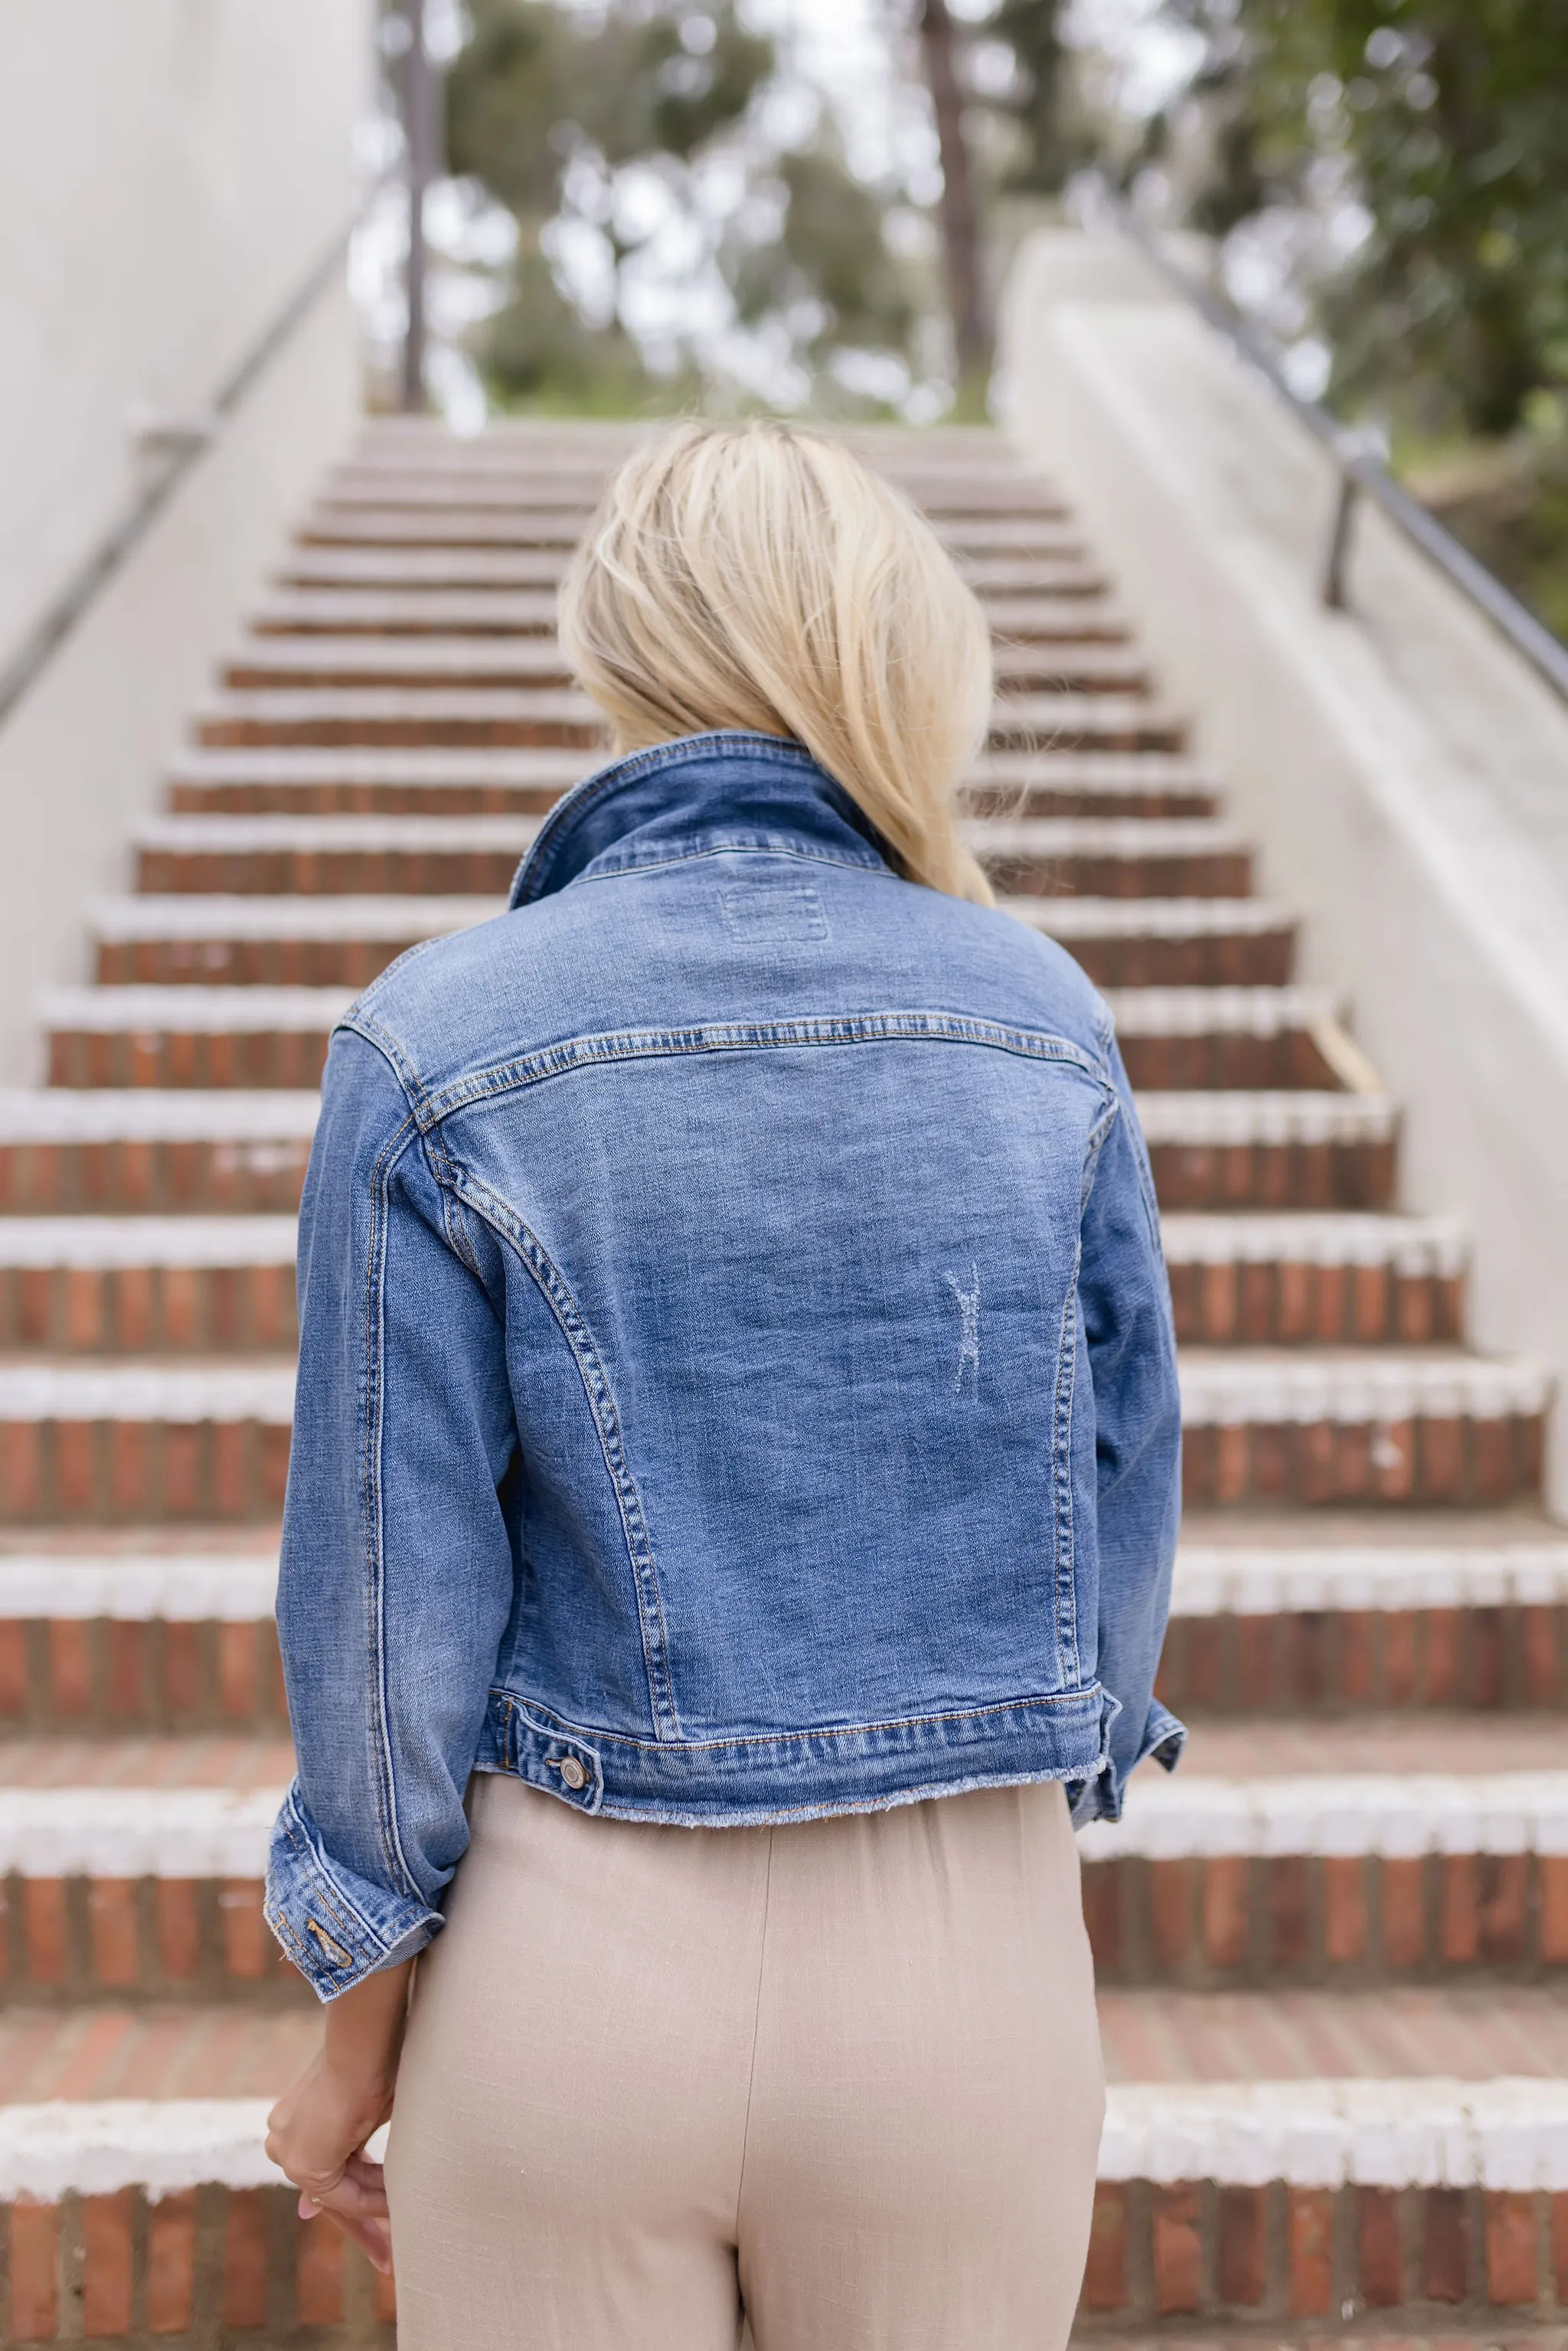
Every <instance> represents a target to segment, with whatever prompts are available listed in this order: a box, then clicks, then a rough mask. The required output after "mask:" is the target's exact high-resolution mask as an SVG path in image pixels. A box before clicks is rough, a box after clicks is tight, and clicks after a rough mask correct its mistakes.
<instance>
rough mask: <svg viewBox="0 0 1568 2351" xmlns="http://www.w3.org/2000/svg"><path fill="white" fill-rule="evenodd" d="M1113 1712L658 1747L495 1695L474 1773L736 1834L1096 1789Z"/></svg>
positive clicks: (1024, 1706) (623, 1812)
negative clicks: (1013, 1788) (1051, 1784)
mask: <svg viewBox="0 0 1568 2351" xmlns="http://www.w3.org/2000/svg"><path fill="white" fill-rule="evenodd" d="M1118 1711H1119V1708H1118V1707H1117V1703H1116V1700H1115V1699H1114V1698H1111V1697H1110V1696H1109V1694H1108V1693H1107V1692H1106V1691H1105V1690H1103V1688H1102V1687H1101V1686H1100V1684H1099V1683H1098V1682H1094V1683H1091V1684H1090V1685H1089V1686H1088V1687H1086V1688H1083V1689H1076V1690H1068V1691H1065V1692H1063V1693H1061V1694H1060V1695H1058V1696H1053V1697H1049V1698H1009V1699H1006V1700H1003V1701H1001V1702H999V1703H998V1704H996V1705H993V1706H985V1707H974V1708H961V1709H956V1710H954V1711H951V1712H943V1713H937V1714H926V1715H919V1716H913V1717H908V1718H905V1719H899V1720H894V1721H891V1722H873V1723H857V1724H853V1725H852V1726H849V1727H847V1728H837V1727H826V1728H816V1729H808V1730H799V1731H776V1732H768V1733H763V1734H759V1735H755V1736H737V1737H730V1738H724V1739H709V1740H651V1739H647V1740H644V1739H637V1738H632V1737H627V1736H625V1735H623V1734H622V1733H619V1732H613V1731H606V1730H602V1729H598V1728H593V1729H586V1728H584V1727H583V1726H581V1725H580V1724H576V1723H572V1722H569V1721H567V1720H566V1719H564V1718H563V1717H561V1716H559V1715H558V1714H556V1713H553V1712H552V1711H551V1710H550V1709H549V1708H546V1707H543V1706H540V1705H539V1704H538V1702H537V1701H536V1700H533V1699H530V1698H525V1697H522V1696H520V1695H519V1694H518V1693H517V1692H516V1691H514V1690H499V1689H498V1690H493V1691H492V1692H491V1697H490V1707H489V1711H488V1714H487V1716H486V1725H485V1736H484V1740H483V1742H482V1744H481V1747H480V1750H479V1754H478V1756H477V1758H476V1765H475V1768H476V1770H477V1771H501V1772H509V1773H510V1774H512V1775H513V1776H514V1777H516V1778H517V1779H520V1780H526V1781H527V1782H528V1783H529V1785H530V1786H532V1787H536V1788H542V1789H544V1790H545V1791H546V1792H548V1793H549V1794H550V1795H552V1796H558V1797H559V1798H560V1799H561V1800H562V1802H565V1803H568V1804H570V1805H571V1806H572V1807H573V1809H574V1810H576V1811H578V1812H582V1813H602V1814H604V1815H605V1816H606V1817H608V1818H609V1819H612V1820H626V1821H632V1820H636V1821H655V1822H665V1823H671V1824H673V1825H675V1826H681V1827H687V1828H740V1827H746V1826H752V1825H761V1824H763V1823H769V1822H780V1821H809V1820H821V1819H823V1818H825V1817H827V1816H828V1815H829V1814H831V1813H857V1812H876V1811H880V1810H881V1809H883V1807H884V1806H887V1805H890V1804H909V1803H918V1802H921V1801H922V1799H924V1798H925V1797H927V1796H951V1795H959V1794H962V1793H963V1792H965V1791H966V1790H967V1789H971V1788H988V1787H1006V1786H1009V1785H1018V1784H1019V1783H1020V1782H1028V1781H1032V1780H1063V1781H1067V1782H1085V1781H1089V1780H1092V1779H1095V1778H1097V1777H1098V1776H1099V1774H1100V1773H1101V1772H1102V1771H1103V1770H1104V1769H1105V1767H1106V1763H1107V1761H1108V1757H1109V1752H1110V1749H1109V1739H1110V1729H1111V1723H1112V1720H1113V1718H1114V1716H1115V1715H1116V1713H1117V1712H1118Z"/></svg>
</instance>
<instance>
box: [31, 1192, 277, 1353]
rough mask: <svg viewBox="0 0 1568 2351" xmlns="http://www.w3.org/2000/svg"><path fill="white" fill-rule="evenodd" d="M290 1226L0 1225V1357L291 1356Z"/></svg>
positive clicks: (162, 1221) (192, 1220)
mask: <svg viewBox="0 0 1568 2351" xmlns="http://www.w3.org/2000/svg"><path fill="white" fill-rule="evenodd" d="M294 1237H295V1220H294V1218H293V1217H0V1350H11V1349H26V1350H35V1349H41V1350H45V1351H47V1352H50V1353H64V1354H140V1353H160V1352H162V1351H165V1350H167V1351H170V1352H177V1353H197V1354H205V1353H232V1352H235V1351H236V1350H237V1351H243V1352H249V1353H255V1352H256V1351H257V1350H262V1351H264V1352H265V1351H267V1350H268V1349H277V1348H288V1347H292V1346H293V1345H294V1344H295V1343H296V1340H297V1337H298V1332H297V1330H296V1326H295V1315H294Z"/></svg>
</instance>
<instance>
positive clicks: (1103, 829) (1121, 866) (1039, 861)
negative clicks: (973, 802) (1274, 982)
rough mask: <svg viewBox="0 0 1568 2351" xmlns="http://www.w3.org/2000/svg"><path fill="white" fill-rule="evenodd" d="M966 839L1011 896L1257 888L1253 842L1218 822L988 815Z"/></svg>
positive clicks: (1200, 893) (1190, 893)
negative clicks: (1253, 869)
mask: <svg viewBox="0 0 1568 2351" xmlns="http://www.w3.org/2000/svg"><path fill="white" fill-rule="evenodd" d="M964 838H965V840H966V841H967V842H968V844H969V846H970V848H971V849H972V850H973V851H974V852H975V854H976V856H977V857H978V858H979V859H980V861H981V862H982V863H983V864H984V866H985V868H986V872H987V873H988V876H989V878H990V881H991V883H992V885H993V887H994V888H996V889H997V890H998V892H999V893H1004V894H1005V895H1008V896H1011V897H1017V896H1037V897H1053V896H1061V897H1084V898H1160V899H1170V898H1245V897H1248V896H1249V895H1250V893H1251V889H1252V851H1251V847H1250V844H1249V842H1248V841H1247V840H1246V839H1245V837H1244V836H1243V835H1242V834H1241V833H1239V832H1238V831H1237V830H1236V828H1235V827H1234V826H1233V825H1230V824H1228V823H1226V822H1224V821H1223V820H1219V819H1217V818H1205V817H1172V818H1157V817H1156V818H1145V817H1024V818H1008V817H986V818H981V819H971V820H968V821H967V822H966V824H965V826H964ZM1069 919H1071V917H1070V918H1069Z"/></svg>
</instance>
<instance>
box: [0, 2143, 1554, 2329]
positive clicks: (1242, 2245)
mask: <svg viewBox="0 0 1568 2351" xmlns="http://www.w3.org/2000/svg"><path fill="white" fill-rule="evenodd" d="M296 2202H297V2199H296V2197H295V2195H294V2193H293V2191H292V2190H290V2189H286V2188H282V2187H278V2188H251V2189H232V2188H225V2187H219V2186H214V2185H208V2186H205V2187H202V2188H197V2189H184V2190H182V2191H178V2192H176V2193H174V2194H172V2195H169V2196H165V2197H162V2198H159V2199H156V2200H153V2199H149V2198H148V2197H147V2196H146V2195H145V2194H144V2193H143V2191H141V2189H120V2190H119V2191H117V2192H116V2193H113V2194H110V2195H99V2196H77V2195H68V2196H66V2197H64V2198H62V2199H60V2201H59V2202H58V2203H44V2202H37V2203H35V2202H30V2201H21V2200H19V2201H17V2202H16V2203H15V2204H13V2205H11V2206H10V2207H9V2208H0V2216H3V2219H4V2251H5V2283H6V2294H5V2302H6V2305H7V2306H6V2308H5V2312H4V2317H5V2340H6V2341H7V2342H9V2343H13V2344H16V2345H18V2346H20V2345H24V2344H45V2343H48V2344H52V2343H56V2342H64V2341H73V2342H74V2341H79V2340H81V2339H82V2337H83V2335H86V2336H87V2337H88V2339H89V2340H92V2341H96V2342H99V2343H101V2344H103V2345H104V2346H107V2351H140V2346H143V2345H153V2344H156V2345H159V2346H169V2351H198V2346H200V2351H213V2346H216V2345H217V2344H219V2343H220V2342H222V2343H224V2344H227V2343H230V2342H232V2341H233V2340H235V2337H236V2336H237V2337H238V2338H239V2339H241V2340H244V2339H246V2338H251V2337H254V2338H255V2339H257V2340H259V2341H264V2342H265V2343H266V2344H267V2345H268V2346H276V2347H277V2351H283V2346H294V2345H298V2346H305V2345H307V2344H308V2345H309V2346H313V2351H370V2346H376V2347H377V2351H392V2343H393V2332H394V2325H393V2322H394V2314H395V2307H396V2298H395V2290H394V2288H393V2285H392V2282H391V2281H390V2280H388V2279H383V2278H381V2277H379V2276H378V2275H377V2274H376V2273H375V2272H374V2271H373V2270H371V2267H370V2265H369V2263H368V2262H365V2261H364V2260H363V2258H362V2256H361V2255H360V2254H359V2253H357V2252H355V2250H354V2249H353V2248H352V2247H351V2246H349V2245H348V2244H346V2242H345V2241H344V2240H343V2239H342V2238H341V2237H340V2235H338V2233H337V2232H336V2231H333V2230H331V2229H329V2228H326V2227H324V2226H323V2225H322V2224H321V2223H320V2222H319V2221H312V2222H305V2221H301V2220H299V2219H298V2214H297V2211H296V2210H295V2207H296ZM1467 2317H1468V2318H1469V2320H1470V2321H1471V2322H1472V2324H1480V2325H1485V2326H1486V2328H1487V2329H1488V2332H1489V2334H1490V2335H1495V2333H1496V2331H1497V2329H1498V2328H1499V2327H1500V2326H1501V2327H1507V2328H1511V2329H1512V2330H1513V2331H1515V2332H1516V2333H1517V2330H1518V2329H1519V2328H1520V2327H1521V2325H1529V2323H1530V2322H1531V2321H1537V2322H1540V2321H1555V2322H1556V2323H1557V2324H1558V2325H1561V2324H1562V2323H1563V2320H1564V2318H1565V2317H1568V2197H1564V2196H1563V2195H1552V2194H1551V2193H1549V2192H1547V2191H1544V2190H1536V2191H1528V2192H1521V2191H1516V2190H1509V2189H1481V2188H1419V2187H1417V2188H1402V2189H1401V2188H1369V2187H1358V2186H1345V2187H1340V2188H1311V2187H1296V2186H1293V2185H1291V2184H1290V2183H1288V2182H1286V2181H1284V2180H1274V2181H1272V2182H1270V2184H1269V2185H1268V2186H1266V2187H1260V2188H1255V2187H1237V2186H1232V2185H1229V2184H1228V2183H1226V2182H1224V2181H1218V2180H1212V2179H1209V2180H1190V2181H1178V2182H1175V2183H1166V2182H1156V2181H1150V2180H1127V2181H1102V2182H1100V2183H1099V2185H1098V2186H1097V2188H1096V2189H1095V2197H1094V2212H1093V2220H1092V2229H1091V2234H1090V2249H1089V2260H1088V2267H1087V2272H1086V2275H1085V2278H1084V2283H1083V2290H1082V2299H1081V2303H1080V2307H1079V2317H1078V2323H1077V2325H1076V2327H1075V2329H1074V2335H1075V2339H1078V2340H1083V2341H1091V2342H1092V2341H1094V2340H1096V2339H1097V2338H1099V2337H1101V2336H1103V2335H1115V2334H1116V2333H1117V2331H1118V2330H1120V2329H1122V2328H1125V2327H1126V2326H1127V2325H1130V2324H1131V2325H1137V2326H1138V2327H1139V2328H1140V2329H1141V2330H1146V2329H1154V2330H1155V2331H1156V2332H1157V2334H1158V2335H1172V2336H1174V2337H1176V2338H1177V2339H1179V2338H1180V2337H1181V2336H1182V2335H1186V2336H1189V2337H1190V2335H1191V2334H1192V2325H1191V2322H1192V2321H1193V2320H1194V2319H1200V2320H1207V2321H1210V2322H1215V2323H1217V2324H1218V2325H1219V2327H1220V2328H1221V2329H1222V2330H1223V2333H1222V2339H1223V2335H1234V2334H1237V2333H1238V2332H1239V2331H1240V2330H1242V2329H1245V2327H1246V2326H1247V2325H1252V2326H1253V2327H1255V2328H1256V2327H1258V2326H1260V2325H1268V2327H1269V2339H1270V2342H1276V2343H1278V2342H1286V2343H1289V2342H1301V2341H1312V2340H1317V2341H1322V2340H1323V2339H1325V2338H1329V2337H1335V2336H1347V2337H1350V2338H1351V2339H1359V2338H1362V2337H1365V2336H1367V2335H1371V2336H1372V2337H1373V2339H1379V2338H1380V2339H1381V2341H1382V2342H1383V2343H1384V2344H1385V2345H1392V2344H1395V2343H1396V2342H1399V2340H1400V2338H1402V2337H1408V2336H1409V2335H1411V2334H1413V2333H1416V2334H1419V2335H1422V2336H1425V2337H1426V2338H1427V2339H1428V2340H1430V2339H1431V2338H1433V2337H1437V2338H1447V2339H1448V2341H1449V2342H1453V2341H1454V2340H1455V2339H1456V2337H1457V2335H1458V2331H1459V2329H1460V2328H1461V2327H1462V2326H1463V2325H1464V2323H1465V2321H1466V2319H1467Z"/></svg>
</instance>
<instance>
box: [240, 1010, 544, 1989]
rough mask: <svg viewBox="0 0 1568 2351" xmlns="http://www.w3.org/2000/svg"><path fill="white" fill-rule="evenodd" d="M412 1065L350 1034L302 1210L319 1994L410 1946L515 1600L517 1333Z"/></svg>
mask: <svg viewBox="0 0 1568 2351" xmlns="http://www.w3.org/2000/svg"><path fill="white" fill-rule="evenodd" d="M461 1246H462V1240H461V1231H460V1228H454V1227H452V1226H450V1225H449V1223H448V1207H447V1203H446V1198H445V1196H444V1194H443V1192H442V1190H441V1188H440V1186H438V1185H437V1184H436V1183H435V1181H434V1176H433V1175H432V1174H431V1169H430V1164H429V1161H428V1159H427V1156H426V1151H425V1146H424V1144H423V1139H422V1137H421V1136H420V1134H419V1132H418V1129H417V1127H416V1124H415V1122H414V1120H413V1116H412V1115H411V1113H410V1109H409V1104H408V1100H407V1097H406V1096H405V1094H404V1092H403V1088H402V1083H401V1081H400V1080H399V1078H398V1076H397V1075H396V1072H395V1071H394V1070H393V1068H392V1064H391V1062H390V1061H388V1060H387V1059H386V1058H385V1057H384V1056H383V1054H382V1052H381V1050H378V1048H377V1047H376V1046H375V1045H373V1044H371V1043H370V1042H369V1041H367V1040H366V1039H365V1038H364V1037H362V1036H361V1035H359V1034H356V1033H355V1032H354V1031H353V1030H351V1029H340V1030H339V1031H338V1033H337V1034H336V1035H335V1037H334V1038H333V1040H332V1046H331V1050H330V1053H329V1057H328V1062H327V1071H326V1077H325V1081H324V1083H323V1088H322V1099H321V1116H320V1123H319V1126H318V1128H317V1131H316V1139H315V1143H314V1145H313V1147H312V1150H311V1155H310V1165H309V1170H308V1175H307V1177H306V1185H305V1195H304V1201H303V1205H302V1207H301V1211H300V1224H299V1260H298V1292H299V1322H300V1348H299V1377H298V1390H297V1393H296V1402H295V1413H294V1439H293V1450H292V1452H291V1455H290V1458H289V1465H288V1487H287V1499H286V1501H285V1505H284V1523H283V1549H282V1558H281V1562H280V1568H279V1578H278V1599H277V1628H278V1639H279V1643H280V1646H281V1648H282V1653H283V1669H284V1677H285V1681H286V1684H287V1692H288V1710H289V1716H290V1719H291V1722H292V1725H293V1730H294V1740H295V1749H296V1755H297V1769H298V1777H297V1778H296V1780H295V1782H294V1784H293V1786H292V1788H291V1789H290V1790H289V1792H288V1794H287V1798H286V1799H285V1802H284V1804H283V1809H282V1812H281V1813H280V1814H279V1816H278V1821H277V1828H276V1830H275V1832H274V1835H273V1844H272V1853H271V1858H270V1863H269V1866H268V1870H267V1919H268V1922H269V1924H270V1925H271V1927H272V1928H273V1931H274V1933H275V1934H276V1935H277V1938H278V1940H279V1942H280V1943H281V1944H282V1945H283V1948H284V1949H285V1950H286V1951H287V1954H288V1956H289V1958H290V1959H292V1960H293V1961H294V1963H295V1965H296V1966H297V1967H298V1969H299V1970H301V1972H302V1973H303V1974H304V1975H305V1976H306V1977H307V1978H308V1980H309V1981H310V1983H311V1984H312V1986H313V1987H314V1989H315V1991H316V1992H317V1994H318V1995H319V1998H320V1999H322V2000H324V2001H327V2000H332V1999H334V1998H335V1997H336V1996H337V1994H338V1993H340V1992H341V1991H348V1990H349V1989H350V1987H351V1986H353V1985H354V1984H356V1983H358V1982H359V1981H360V1980H361V1979H362V1978H363V1977H365V1976H367V1975H370V1974H373V1973H374V1972H375V1970H377V1969H380V1968H385V1967H390V1966H391V1965H392V1964H393V1963H394V1962H395V1961H397V1960H400V1959H407V1958H409V1957H410V1956H411V1955H412V1954H413V1952H415V1951H417V1950H418V1949H421V1947H422V1946H423V1944H425V1943H426V1942H428V1941H429V1939H430V1938H431V1936H432V1935H433V1934H434V1932H435V1930H436V1929H437V1928H439V1927H440V1926H441V1924H442V1919H441V1915H440V1912H439V1910H438V1908H437V1907H436V1906H437V1904H438V1902H439V1900H440V1896H441V1892H442V1889H443V1887H444V1886H445V1885H446V1884H447V1882H448V1880H449V1879H450V1878H451V1876H452V1874H453V1871H454V1870H455V1867H456V1865H457V1863H458V1861H459V1859H460V1858H461V1856H462V1854H463V1852H464V1849H465V1845H466V1844H467V1841H468V1830H467V1823H466V1821H465V1816H464V1810H463V1799H464V1792H465V1787H466V1784H467V1780H468V1775H469V1772H470V1771H471V1770H472V1768H473V1764H474V1761H475V1758H476V1753H477V1751H478V1747H479V1741H480V1737H481V1732H482V1729H483V1725H484V1721H485V1716H486V1706H487V1703H488V1698H489V1691H490V1686H491V1683H492V1680H493V1678H494V1675H495V1669H496V1658H497V1650H498V1648H499V1645H500V1641H501V1637H502V1635H503V1633H504V1631H505V1628H506V1625H507V1616H508V1614H509V1611H510V1607H511V1601H512V1582H513V1579H512V1553H511V1545H510V1541H509V1538H508V1535H507V1526H506V1522H505V1519H504V1516H503V1512H502V1509H501V1504H500V1500H499V1498H498V1494H497V1488H498V1487H499V1485H500V1483H501V1481H502V1479H504V1478H505V1476H506V1474H507V1468H508V1465H509V1463H510V1461H511V1459H512V1456H513V1453H514V1451H515V1449H516V1446H517V1430H516V1424H515V1418H514V1413H513V1406H512V1399H511V1392H510V1385H509V1382H508V1379H507V1361H506V1349H505V1339H504V1332H503V1329H502V1326H501V1324H500V1322H499V1321H498V1320H497V1314H496V1311H495V1310H494V1308H493V1307H492V1305H491V1302H490V1300H489V1298H488V1296H487V1294H486V1290H485V1289H484V1287H483V1285H482V1283H481V1282H480V1280H478V1278H477V1276H476V1273H475V1272H474V1271H472V1270H470V1268H469V1266H468V1264H467V1263H465V1259H464V1258H463V1256H462V1255H460V1254H459V1250H460V1248H461Z"/></svg>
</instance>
